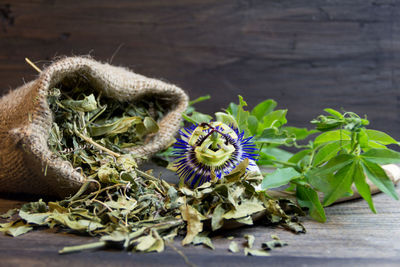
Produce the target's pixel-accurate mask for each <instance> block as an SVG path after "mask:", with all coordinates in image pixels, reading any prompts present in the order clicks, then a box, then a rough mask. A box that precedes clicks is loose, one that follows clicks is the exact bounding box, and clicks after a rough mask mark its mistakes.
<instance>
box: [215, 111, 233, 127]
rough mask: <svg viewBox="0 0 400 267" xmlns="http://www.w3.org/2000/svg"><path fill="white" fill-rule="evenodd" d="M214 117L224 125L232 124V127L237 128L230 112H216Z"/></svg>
mask: <svg viewBox="0 0 400 267" xmlns="http://www.w3.org/2000/svg"><path fill="white" fill-rule="evenodd" d="M215 118H216V119H217V121H220V122H222V123H225V124H226V125H233V126H234V127H236V128H238V124H237V122H236V119H235V118H234V117H233V116H232V115H231V114H228V113H225V112H216V113H215Z"/></svg>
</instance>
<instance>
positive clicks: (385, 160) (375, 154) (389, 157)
mask: <svg viewBox="0 0 400 267" xmlns="http://www.w3.org/2000/svg"><path fill="white" fill-rule="evenodd" d="M361 157H362V158H364V159H366V160H368V161H371V162H374V163H377V164H391V163H400V153H399V152H397V151H394V150H391V149H386V148H385V149H384V148H372V149H370V150H368V151H367V152H365V153H363V154H362V155H361Z"/></svg>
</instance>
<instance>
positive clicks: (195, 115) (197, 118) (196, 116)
mask: <svg viewBox="0 0 400 267" xmlns="http://www.w3.org/2000/svg"><path fill="white" fill-rule="evenodd" d="M185 119H186V120H190V121H191V122H194V123H197V124H200V123H202V122H210V121H211V120H212V117H211V116H210V115H207V114H203V113H200V112H197V111H193V112H192V115H191V116H187V117H186V118H185Z"/></svg>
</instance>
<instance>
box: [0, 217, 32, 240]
mask: <svg viewBox="0 0 400 267" xmlns="http://www.w3.org/2000/svg"><path fill="white" fill-rule="evenodd" d="M31 230H33V227H31V226H29V225H27V224H25V223H24V222H22V221H19V222H16V223H15V222H11V223H3V224H0V232H4V234H8V235H11V236H14V237H15V236H19V235H23V234H25V233H27V232H29V231H31Z"/></svg>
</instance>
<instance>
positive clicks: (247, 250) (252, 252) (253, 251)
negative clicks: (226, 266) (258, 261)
mask: <svg viewBox="0 0 400 267" xmlns="http://www.w3.org/2000/svg"><path fill="white" fill-rule="evenodd" d="M244 255H246V256H249V255H251V256H262V257H266V256H270V254H269V253H268V252H266V251H265V250H263V249H250V248H244Z"/></svg>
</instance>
